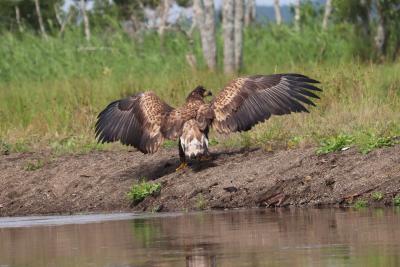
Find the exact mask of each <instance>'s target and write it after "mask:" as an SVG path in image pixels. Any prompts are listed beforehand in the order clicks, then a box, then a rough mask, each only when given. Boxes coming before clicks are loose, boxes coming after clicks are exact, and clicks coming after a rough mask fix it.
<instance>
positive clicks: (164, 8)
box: [158, 0, 171, 36]
mask: <svg viewBox="0 0 400 267" xmlns="http://www.w3.org/2000/svg"><path fill="white" fill-rule="evenodd" d="M170 4H171V3H170V0H163V1H162V2H161V6H160V25H159V27H158V34H159V35H160V36H163V35H164V32H165V28H166V26H167V20H168V14H169V8H170Z"/></svg>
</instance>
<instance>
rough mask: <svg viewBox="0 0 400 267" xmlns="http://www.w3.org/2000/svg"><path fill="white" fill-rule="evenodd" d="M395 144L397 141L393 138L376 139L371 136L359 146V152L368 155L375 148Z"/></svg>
mask: <svg viewBox="0 0 400 267" xmlns="http://www.w3.org/2000/svg"><path fill="white" fill-rule="evenodd" d="M397 143H398V141H396V140H395V139H394V138H393V137H384V136H382V137H377V136H375V135H374V134H372V135H371V136H370V138H368V139H367V142H366V143H365V144H363V145H362V146H361V149H360V150H361V152H362V153H363V154H368V153H369V152H371V151H372V150H374V149H375V148H381V147H391V146H393V145H395V144H397Z"/></svg>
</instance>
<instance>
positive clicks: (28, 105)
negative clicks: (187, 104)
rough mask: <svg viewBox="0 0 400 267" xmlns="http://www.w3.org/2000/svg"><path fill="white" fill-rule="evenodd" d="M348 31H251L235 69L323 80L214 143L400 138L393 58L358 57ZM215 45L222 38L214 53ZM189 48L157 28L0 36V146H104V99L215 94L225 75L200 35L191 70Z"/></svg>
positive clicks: (175, 99)
mask: <svg viewBox="0 0 400 267" xmlns="http://www.w3.org/2000/svg"><path fill="white" fill-rule="evenodd" d="M100 36H106V37H100ZM352 36H353V35H352V33H351V31H347V32H342V30H341V29H333V30H332V31H331V32H327V33H322V32H320V31H319V30H316V29H312V28H306V29H304V30H303V32H302V33H295V32H293V31H291V30H290V29H289V28H285V27H283V28H267V27H264V28H253V29H249V30H248V31H247V32H246V39H245V47H244V62H245V69H244V70H243V73H242V74H254V73H263V74H268V73H274V72H299V73H303V74H306V75H308V76H311V77H312V78H315V79H318V80H320V81H321V82H322V85H321V86H322V87H323V89H324V92H323V93H322V94H321V100H320V101H318V102H317V104H318V107H317V108H312V109H311V113H310V114H296V115H291V116H284V117H273V118H272V119H270V120H269V121H268V122H267V123H264V124H261V125H258V126H257V127H255V129H253V130H252V131H251V132H248V133H244V134H234V135H231V136H230V137H223V138H218V140H222V144H223V145H226V146H249V145H254V144H257V145H262V146H266V148H270V147H274V146H276V145H279V146H282V145H283V146H289V147H293V146H298V145H304V144H310V143H311V144H315V143H319V142H320V141H321V140H324V139H325V138H328V137H332V136H333V137H334V136H337V135H339V134H346V135H347V136H351V138H352V142H353V143H358V144H360V145H361V146H366V145H368V144H369V143H371V138H372V139H374V138H375V139H376V138H378V137H381V136H383V137H390V136H395V135H399V134H400V115H399V112H398V110H399V108H400V77H399V76H398V73H400V64H399V63H391V64H389V63H388V64H382V65H374V64H367V63H359V62H358V60H356V58H357V55H356V53H355V52H354V51H355V46H356V44H357V42H358V40H357V39H355V38H354V37H352ZM221 47H222V43H221V40H220V39H219V40H218V48H219V54H221V52H222V51H221V50H222V48H221ZM92 48H96V49H95V50H93V49H92ZM189 49H190V48H189V45H188V43H187V42H186V41H185V39H184V38H183V37H182V36H180V35H176V34H170V35H169V36H167V37H166V39H165V40H164V42H163V45H161V44H160V40H159V39H158V37H157V36H156V35H154V34H148V35H147V36H145V37H144V38H143V39H142V40H136V41H132V40H131V39H129V38H128V37H126V36H124V35H123V34H107V35H100V34H99V35H97V37H96V35H95V37H94V40H93V41H92V43H91V44H90V45H88V44H86V43H85V42H84V40H83V39H82V37H81V33H79V32H69V33H68V34H67V36H66V37H65V38H64V39H59V38H52V39H50V41H48V42H45V41H43V40H42V39H40V38H38V37H36V36H34V35H31V34H29V33H27V34H24V35H23V36H20V37H18V38H17V37H15V36H13V35H10V34H6V35H5V36H4V38H1V39H0V58H2V60H1V61H0V99H1V105H0V145H1V146H2V149H3V150H5V149H11V150H14V151H18V150H32V149H33V150H34V149H41V148H43V147H51V148H53V149H55V150H58V151H71V150H76V151H82V150H90V149H94V148H104V146H99V145H96V144H95V140H94V138H93V125H94V121H95V116H96V114H97V113H98V112H99V111H100V110H101V109H102V108H104V107H105V105H106V104H107V103H108V102H110V101H111V100H114V99H116V98H119V97H122V96H125V95H127V94H130V93H133V92H137V91H143V90H148V89H152V90H154V91H156V93H157V94H158V95H160V96H161V97H162V98H163V99H165V100H166V101H167V102H168V103H170V104H173V105H179V104H181V103H182V102H183V101H184V98H185V96H186V94H187V93H188V92H189V91H190V90H191V89H192V88H193V87H195V86H196V85H198V84H203V85H205V86H206V87H208V88H211V89H212V90H213V91H214V92H216V91H218V90H219V88H221V87H222V86H223V85H224V84H225V83H226V82H227V81H229V79H231V78H232V77H227V76H224V75H222V74H221V73H209V72H208V71H206V70H204V63H203V61H202V59H201V52H200V47H199V42H198V37H197V38H196V41H195V47H194V53H195V55H196V57H197V59H198V61H199V65H200V68H199V70H196V71H193V70H191V69H190V68H189V67H188V65H187V63H186V60H185V55H186V53H187V52H188V51H189ZM361 52H362V51H361ZM357 53H358V52H357ZM219 58H220V59H221V57H219ZM220 63H221V62H220Z"/></svg>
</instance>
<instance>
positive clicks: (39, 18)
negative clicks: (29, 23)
mask: <svg viewBox="0 0 400 267" xmlns="http://www.w3.org/2000/svg"><path fill="white" fill-rule="evenodd" d="M35 8H36V15H37V17H38V22H39V27H40V32H41V33H42V35H43V37H44V38H45V39H47V34H46V30H45V29H44V24H43V18H42V13H41V12H40V3H39V0H35Z"/></svg>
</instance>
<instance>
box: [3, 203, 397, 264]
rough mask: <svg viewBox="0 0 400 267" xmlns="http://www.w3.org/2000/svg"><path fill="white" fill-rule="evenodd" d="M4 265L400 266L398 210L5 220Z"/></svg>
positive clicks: (311, 210) (291, 210)
mask: <svg viewBox="0 0 400 267" xmlns="http://www.w3.org/2000/svg"><path fill="white" fill-rule="evenodd" d="M0 266H1V267H5V266H32V267H33V266H38V267H39V266H40V267H44V266H55V267H63V266H83V267H85V266H96V267H98V266H107V267H108V266H109V267H111V266H112V267H117V266H121V267H122V266H124V267H127V266H174V267H175V266H400V209H396V208H393V209H392V208H390V209H365V210H360V211H355V210H340V209H278V210H264V209H256V210H236V211H224V212H205V213H186V214H180V213H172V214H165V215H159V214H154V215H134V214H110V215H86V216H56V217H26V218H2V219H1V218H0Z"/></svg>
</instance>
